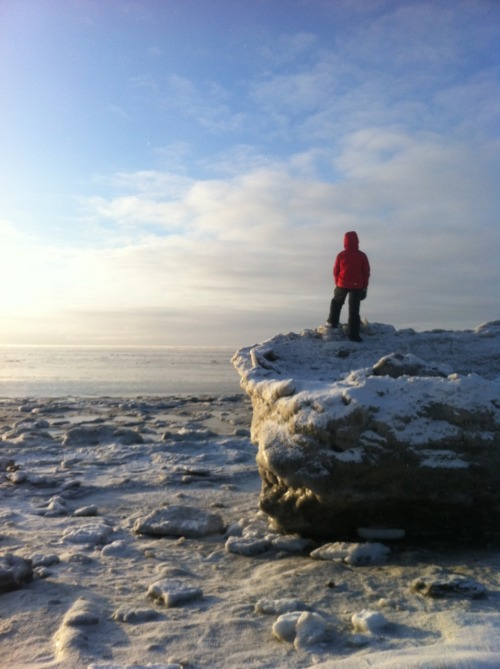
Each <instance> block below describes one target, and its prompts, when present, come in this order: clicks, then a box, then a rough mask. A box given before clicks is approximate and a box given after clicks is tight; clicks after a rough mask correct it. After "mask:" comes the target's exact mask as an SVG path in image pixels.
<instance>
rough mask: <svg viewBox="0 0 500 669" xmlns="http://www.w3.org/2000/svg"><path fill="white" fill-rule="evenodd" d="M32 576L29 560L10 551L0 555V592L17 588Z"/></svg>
mask: <svg viewBox="0 0 500 669" xmlns="http://www.w3.org/2000/svg"><path fill="white" fill-rule="evenodd" d="M32 578H33V566H32V563H31V560H26V559H24V558H22V557H19V556H17V555H13V554H12V553H4V554H3V555H0V593H1V592H8V591H9V590H17V589H18V588H21V587H22V586H23V585H24V584H25V583H28V582H29V581H31V579H32Z"/></svg>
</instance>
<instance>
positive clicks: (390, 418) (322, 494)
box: [233, 321, 500, 540]
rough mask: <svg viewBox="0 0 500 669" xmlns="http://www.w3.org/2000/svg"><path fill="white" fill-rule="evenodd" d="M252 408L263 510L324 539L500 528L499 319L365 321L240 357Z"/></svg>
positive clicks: (482, 532) (292, 337) (451, 534)
mask: <svg viewBox="0 0 500 669" xmlns="http://www.w3.org/2000/svg"><path fill="white" fill-rule="evenodd" d="M233 364H234V366H235V368H236V369H237V371H238V373H239V374H240V377H241V386H242V388H243V389H244V390H245V391H246V392H247V394H248V395H249V397H250V398H251V401H252V406H253V417H252V428H251V437H252V440H253V441H254V443H256V444H257V446H258V452H257V465H258V468H259V472H260V475H261V479H262V489H261V496H260V505H261V508H262V509H263V510H264V511H265V512H266V513H267V514H268V515H269V517H270V518H271V521H272V525H273V526H274V528H275V529H279V530H281V531H286V532H298V533H300V534H302V535H305V536H310V537H313V538H317V539H325V538H329V539H336V540H339V539H344V540H345V539H351V540H352V539H353V538H354V537H369V536H374V537H376V536H380V537H391V536H393V537H402V536H404V535H406V536H410V537H439V538H445V537H446V538H459V539H463V538H469V537H472V536H474V538H477V537H478V536H487V535H489V536H491V535H496V534H497V533H498V528H499V527H500V523H499V521H500V321H496V322H493V323H488V324H486V325H483V326H480V327H478V328H476V329H475V330H471V331H463V332H462V331H459V332H446V331H432V332H422V333H416V332H414V331H413V330H402V331H397V330H395V329H394V328H392V327H391V326H384V325H381V324H375V325H372V326H365V327H364V331H363V342H362V343H357V342H350V341H349V340H347V339H344V338H342V336H339V334H338V333H335V336H333V335H332V334H331V332H330V331H329V330H327V329H324V330H323V329H321V328H319V329H317V330H307V331H305V332H303V333H302V334H300V335H298V334H289V335H278V336H276V337H274V338H273V339H271V340H269V341H267V342H264V343H263V344H259V345H254V346H250V347H247V348H243V349H241V350H239V351H238V352H237V353H235V355H234V357H233Z"/></svg>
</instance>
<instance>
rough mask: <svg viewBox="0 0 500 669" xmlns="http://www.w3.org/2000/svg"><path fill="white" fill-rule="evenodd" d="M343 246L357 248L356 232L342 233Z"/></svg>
mask: <svg viewBox="0 0 500 669" xmlns="http://www.w3.org/2000/svg"><path fill="white" fill-rule="evenodd" d="M344 248H345V249H356V250H357V249H358V248H359V239H358V235H357V233H356V232H346V233H345V235H344Z"/></svg>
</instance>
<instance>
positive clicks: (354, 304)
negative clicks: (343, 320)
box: [348, 290, 362, 341]
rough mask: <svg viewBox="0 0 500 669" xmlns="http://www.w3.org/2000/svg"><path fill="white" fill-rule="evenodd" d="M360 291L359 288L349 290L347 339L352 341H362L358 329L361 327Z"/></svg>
mask: <svg viewBox="0 0 500 669" xmlns="http://www.w3.org/2000/svg"><path fill="white" fill-rule="evenodd" d="M361 296H362V291H361V290H350V291H349V323H348V334H349V339H351V340H352V341H362V339H361V337H360V336H359V331H360V328H361V319H360V317H359V305H360V302H361Z"/></svg>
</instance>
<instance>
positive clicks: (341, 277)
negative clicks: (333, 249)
mask: <svg viewBox="0 0 500 669" xmlns="http://www.w3.org/2000/svg"><path fill="white" fill-rule="evenodd" d="M333 278H334V279H335V285H336V286H338V287H339V288H347V289H352V288H358V289H360V290H362V289H364V290H366V288H368V280H369V278H370V263H369V262H368V257H367V256H366V254H365V253H363V251H360V250H359V240H358V235H357V234H356V233H355V232H346V233H345V235H344V251H341V252H340V253H339V254H338V256H337V257H336V259H335V265H334V266H333Z"/></svg>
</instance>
